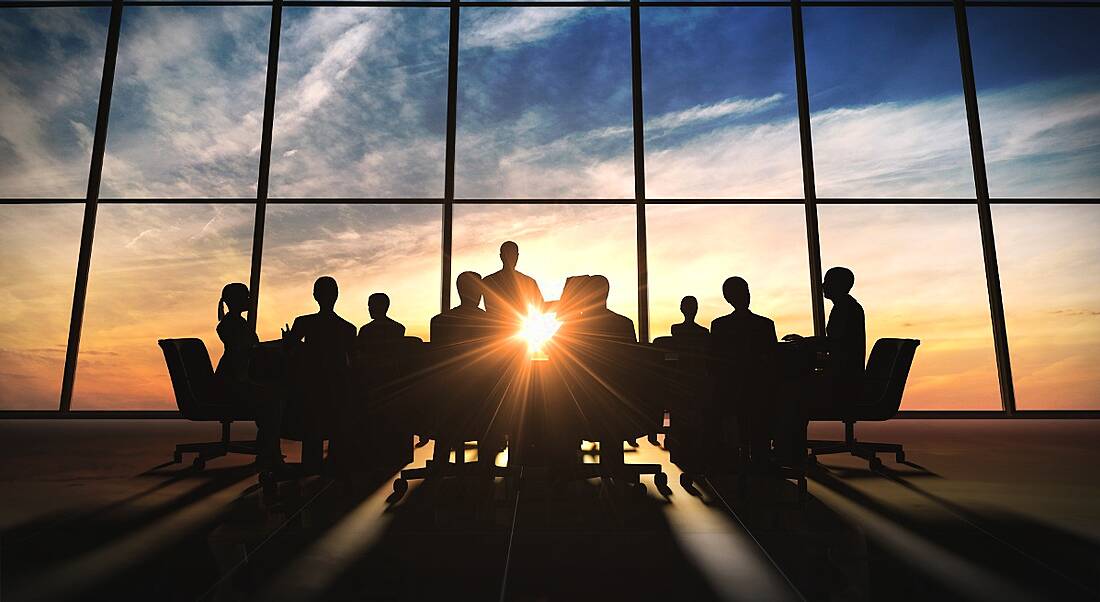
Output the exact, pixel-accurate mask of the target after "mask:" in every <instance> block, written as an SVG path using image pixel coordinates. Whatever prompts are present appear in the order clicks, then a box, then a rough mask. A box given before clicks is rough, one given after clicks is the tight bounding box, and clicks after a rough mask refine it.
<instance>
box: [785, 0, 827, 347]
mask: <svg viewBox="0 0 1100 602" xmlns="http://www.w3.org/2000/svg"><path fill="white" fill-rule="evenodd" d="M791 31H792V33H793V35H794V72H795V84H796V89H797V93H798V133H799V143H800V145H801V147H802V188H803V194H804V196H805V198H806V249H807V251H808V254H809V262H810V297H811V307H812V311H813V318H814V334H815V335H818V336H821V335H824V334H825V298H824V297H823V296H822V293H821V236H820V232H819V230H818V226H817V184H816V183H815V180H814V149H813V141H812V139H811V137H810V95H809V92H808V91H807V89H806V41H805V36H803V33H802V2H801V0H792V2H791Z"/></svg>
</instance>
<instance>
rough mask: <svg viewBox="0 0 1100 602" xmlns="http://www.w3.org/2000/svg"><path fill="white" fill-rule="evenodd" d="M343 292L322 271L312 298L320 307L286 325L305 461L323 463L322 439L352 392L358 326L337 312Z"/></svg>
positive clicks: (311, 465) (312, 465)
mask: <svg viewBox="0 0 1100 602" xmlns="http://www.w3.org/2000/svg"><path fill="white" fill-rule="evenodd" d="M339 296H340V290H339V287H338V286H337V284H336V280H335V279H333V278H332V277H331V276H321V277H320V278H318V279H317V281H316V282H315V283H314V284H313V298H314V300H316V301H317V305H318V306H319V311H318V312H317V313H314V314H307V315H304V316H298V317H297V318H295V319H294V323H293V325H291V326H287V327H286V328H284V330H283V344H284V345H285V346H286V347H287V349H288V351H289V352H290V354H291V358H292V361H294V365H295V367H296V370H295V373H296V375H297V379H296V381H297V382H296V384H297V389H298V390H297V393H298V394H299V396H300V397H301V401H302V402H303V403H304V404H306V406H305V407H303V408H302V412H303V418H304V420H305V423H304V424H303V425H302V426H303V441H302V463H303V464H304V465H306V466H307V467H308V468H314V469H316V468H319V467H320V464H321V460H322V457H323V455H324V451H323V439H324V436H325V435H326V434H330V433H327V432H326V431H331V430H332V429H333V428H335V426H336V425H337V424H338V423H339V412H341V411H342V409H343V406H344V404H345V403H347V396H348V395H349V388H348V387H349V383H348V378H349V376H350V375H349V371H350V366H351V354H352V352H353V350H354V346H355V325H353V324H352V323H351V322H348V321H347V320H345V319H343V318H341V317H340V316H338V315H336V300H337V298H338V297H339Z"/></svg>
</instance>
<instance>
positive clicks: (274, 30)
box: [248, 0, 283, 328]
mask: <svg viewBox="0 0 1100 602" xmlns="http://www.w3.org/2000/svg"><path fill="white" fill-rule="evenodd" d="M282 21H283V2H282V0H275V1H274V2H273V3H272V5H271V35H270V37H269V38H268V45H267V88H266V89H265V91H264V121H263V130H262V132H261V134H260V168H259V172H258V174H257V178H256V223H255V228H254V229H253V231H252V269H251V272H250V274H249V277H248V288H249V290H250V291H252V299H251V302H250V303H251V305H250V307H249V311H248V322H249V325H250V326H252V328H256V325H257V320H258V319H259V313H260V271H261V269H262V267H263V254H264V225H265V223H266V221H267V190H268V183H269V178H270V175H271V131H272V129H273V128H274V123H275V90H276V88H277V85H276V84H277V82H278V79H279V40H280V38H281V35H282Z"/></svg>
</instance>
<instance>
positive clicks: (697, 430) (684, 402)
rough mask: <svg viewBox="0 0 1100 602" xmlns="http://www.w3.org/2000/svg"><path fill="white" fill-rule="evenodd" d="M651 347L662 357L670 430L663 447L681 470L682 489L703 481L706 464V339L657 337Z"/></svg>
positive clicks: (708, 383)
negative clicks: (704, 428) (704, 408)
mask: <svg viewBox="0 0 1100 602" xmlns="http://www.w3.org/2000/svg"><path fill="white" fill-rule="evenodd" d="M653 347H654V348H655V349H657V350H659V351H660V353H661V357H662V360H663V361H662V367H663V369H662V370H661V374H662V376H663V379H662V383H661V389H660V390H661V395H662V397H663V398H664V399H665V400H666V401H665V403H664V406H665V408H666V409H667V410H668V414H669V426H668V428H667V429H662V430H663V431H664V432H665V447H666V448H668V451H669V459H670V460H671V461H672V462H673V463H675V464H676V465H677V466H679V467H680V469H681V471H682V472H681V474H680V484H681V485H683V486H684V487H685V488H687V487H690V486H691V485H692V483H693V482H695V481H700V480H702V477H703V472H704V467H705V464H706V453H707V449H706V446H705V445H704V442H705V439H706V435H705V433H704V430H703V422H704V418H703V407H704V406H706V405H707V404H708V403H709V402H710V397H711V394H712V391H711V389H712V383H711V380H710V375H709V372H708V366H707V347H708V346H707V339H706V338H705V337H672V336H664V337H657V338H656V339H654V340H653Z"/></svg>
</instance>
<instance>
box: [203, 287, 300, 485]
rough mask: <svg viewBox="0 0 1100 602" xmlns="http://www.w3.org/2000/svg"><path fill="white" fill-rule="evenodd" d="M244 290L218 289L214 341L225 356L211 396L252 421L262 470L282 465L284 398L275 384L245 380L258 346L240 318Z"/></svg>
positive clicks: (245, 303) (253, 332)
mask: <svg viewBox="0 0 1100 602" xmlns="http://www.w3.org/2000/svg"><path fill="white" fill-rule="evenodd" d="M249 302H250V296H249V292H248V287H247V286H245V285H244V284H242V283H240V282H233V283H230V284H227V285H225V287H224V288H222V296H221V298H220V299H219V300H218V338H219V339H221V341H222V344H223V345H224V346H225V352H224V353H223V354H222V357H221V360H219V361H218V367H217V369H216V370H215V371H214V387H215V394H216V395H217V396H218V397H219V398H220V399H221V400H222V401H223V402H225V403H227V404H243V405H245V406H246V407H247V408H248V409H249V411H250V413H251V414H252V415H253V416H255V417H256V427H257V434H256V442H257V444H258V446H259V449H258V450H257V459H256V462H257V464H258V465H260V466H261V467H262V468H264V469H276V468H278V467H279V466H281V465H282V463H283V454H282V451H281V449H280V444H279V432H280V429H281V427H282V420H283V406H284V404H285V402H286V397H285V395H284V394H283V390H282V387H280V386H279V385H278V383H261V382H256V381H254V380H252V379H251V378H250V377H249V373H248V372H249V371H248V367H249V362H250V360H251V356H252V352H253V349H254V348H255V347H256V345H257V344H258V343H259V338H257V336H256V330H255V329H253V328H252V327H251V326H249V324H248V321H246V320H245V319H244V317H243V316H242V315H241V314H243V313H244V312H245V311H247V310H248V305H249Z"/></svg>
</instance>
